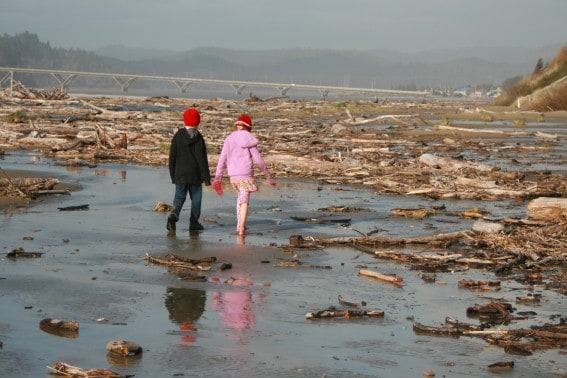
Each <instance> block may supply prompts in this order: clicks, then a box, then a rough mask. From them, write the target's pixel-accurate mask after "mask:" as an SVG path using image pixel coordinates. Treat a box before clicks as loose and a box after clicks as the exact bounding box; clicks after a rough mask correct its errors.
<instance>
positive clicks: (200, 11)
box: [0, 0, 567, 52]
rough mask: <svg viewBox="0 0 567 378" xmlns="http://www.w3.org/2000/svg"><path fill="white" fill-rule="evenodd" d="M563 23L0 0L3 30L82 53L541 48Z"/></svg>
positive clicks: (523, 2)
mask: <svg viewBox="0 0 567 378" xmlns="http://www.w3.org/2000/svg"><path fill="white" fill-rule="evenodd" d="M566 19H567V0H277V1H276V0H0V33H1V34H9V35H14V34H16V33H20V32H24V31H28V32H30V33H34V34H37V35H38V36H39V38H40V40H41V41H42V42H49V43H50V44H51V46H53V47H63V48H78V49H84V50H95V49H97V48H100V47H104V46H108V45H125V46H127V47H145V48H159V49H166V50H175V51H185V50H189V49H192V48H195V47H204V46H207V47H209V46H213V47H225V48H231V49H252V50H265V49H282V48H293V47H300V48H315V49H319V48H333V49H374V48H388V49H394V50H398V51H403V52H411V51H421V50H430V49H437V48H454V47H479V46H483V47H484V46H496V47H507V46H509V47H540V46H545V45H549V44H556V43H561V44H564V43H567V21H566Z"/></svg>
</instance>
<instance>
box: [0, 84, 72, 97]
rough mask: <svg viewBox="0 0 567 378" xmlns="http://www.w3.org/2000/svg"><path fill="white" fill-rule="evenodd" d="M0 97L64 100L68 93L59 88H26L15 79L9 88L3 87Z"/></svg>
mask: <svg viewBox="0 0 567 378" xmlns="http://www.w3.org/2000/svg"><path fill="white" fill-rule="evenodd" d="M0 97H11V98H17V99H26V100H38V99H39V100H65V99H67V98H69V95H68V94H67V91H65V90H64V89H61V88H52V89H34V88H27V87H26V86H24V85H23V84H22V83H20V82H19V81H15V82H13V83H12V85H11V86H10V88H8V89H4V91H3V92H2V94H1V95H0Z"/></svg>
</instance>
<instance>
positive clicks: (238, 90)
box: [230, 84, 246, 94]
mask: <svg viewBox="0 0 567 378" xmlns="http://www.w3.org/2000/svg"><path fill="white" fill-rule="evenodd" d="M230 86H231V87H232V88H233V89H234V90H235V92H236V94H242V91H243V90H244V88H246V85H244V84H240V85H237V84H230Z"/></svg>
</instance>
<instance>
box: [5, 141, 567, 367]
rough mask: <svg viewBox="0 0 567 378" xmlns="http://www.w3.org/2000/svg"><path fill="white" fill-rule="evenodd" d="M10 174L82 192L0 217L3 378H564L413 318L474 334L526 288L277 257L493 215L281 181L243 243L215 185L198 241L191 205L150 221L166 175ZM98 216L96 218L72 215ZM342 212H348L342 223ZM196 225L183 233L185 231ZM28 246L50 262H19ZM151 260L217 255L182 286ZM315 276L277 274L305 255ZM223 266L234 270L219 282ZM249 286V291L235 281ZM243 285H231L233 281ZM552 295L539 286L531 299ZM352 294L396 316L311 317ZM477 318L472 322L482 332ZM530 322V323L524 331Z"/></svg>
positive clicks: (558, 360) (481, 274)
mask: <svg viewBox="0 0 567 378" xmlns="http://www.w3.org/2000/svg"><path fill="white" fill-rule="evenodd" d="M1 163H2V167H3V168H4V169H7V170H16V171H17V170H26V171H34V172H37V171H39V172H43V173H47V174H49V175H53V176H54V177H58V178H59V179H60V181H61V182H62V183H65V184H66V185H71V186H74V187H75V186H79V187H80V188H81V189H80V190H74V191H72V193H71V195H69V196H54V197H49V198H44V199H42V201H40V202H36V203H34V204H33V205H24V206H7V207H4V208H3V210H4V211H3V216H2V218H1V220H0V230H1V231H0V232H1V234H2V237H1V240H2V243H1V248H2V251H1V253H2V255H0V289H1V293H2V294H1V295H0V309H1V313H2V316H1V318H0V342H2V349H1V350H0V366H1V367H2V369H0V376H6V377H16V376H17V377H26V376H29V377H37V376H46V375H47V373H48V370H47V368H46V366H48V365H49V366H51V365H53V364H55V363H56V362H58V361H61V362H66V363H69V364H72V365H75V366H80V367H84V368H109V369H112V370H114V371H116V372H119V373H121V374H125V375H131V374H135V376H136V377H171V376H186V377H193V376H226V375H231V376H250V377H265V376H274V377H321V376H324V375H326V376H328V377H343V376H349V377H376V376H384V377H419V376H422V374H423V372H424V371H427V370H431V371H433V372H435V374H436V376H447V377H449V376H467V377H485V376H493V374H492V373H490V372H488V371H487V370H486V366H487V365H489V364H491V363H494V362H497V361H509V360H514V362H515V367H514V369H513V370H512V371H511V372H508V373H506V376H507V377H531V376H535V375H539V376H553V374H555V375H559V376H564V375H566V374H567V362H566V359H565V356H564V355H562V354H560V353H559V351H558V350H553V349H552V350H549V351H541V352H538V353H535V354H534V355H532V356H511V355H508V354H506V353H505V352H504V350H503V349H502V348H496V347H491V346H489V345H487V344H486V343H485V341H484V340H481V339H475V338H463V337H462V338H460V339H451V338H436V337H431V336H419V335H416V334H414V332H413V331H412V323H413V321H419V322H421V323H424V324H438V323H439V321H440V320H441V319H444V318H445V317H446V316H451V317H453V318H456V319H459V320H461V321H464V322H467V321H471V320H470V319H467V317H466V314H465V309H466V308H467V307H468V306H472V305H474V304H475V303H478V302H480V301H484V300H485V299H483V298H486V297H494V298H506V299H509V300H513V299H514V298H515V297H516V296H518V295H523V294H526V287H525V286H524V285H521V284H519V283H517V282H515V281H513V280H510V281H503V283H502V288H501V290H500V291H497V292H496V291H495V292H476V291H472V290H463V289H458V288H457V282H458V281H459V280H461V279H464V278H466V279H485V280H490V279H493V278H494V276H493V274H491V273H489V272H485V271H482V270H473V269H471V270H468V271H451V272H447V273H438V279H437V281H436V282H435V283H432V284H426V283H424V282H423V280H422V279H421V278H420V276H421V273H420V272H418V271H411V270H408V269H407V268H406V267H404V266H403V265H400V264H395V263H392V262H388V261H382V260H376V259H375V258H373V257H372V256H370V255H367V254H363V253H360V252H358V251H356V250H354V249H350V248H325V249H320V250H309V251H305V252H297V251H296V252H295V253H296V254H297V256H292V255H289V254H286V253H284V252H283V249H282V248H280V247H281V246H283V245H287V244H288V243H289V237H290V236H292V235H298V234H300V235H303V236H306V235H326V236H356V235H359V233H360V232H363V233H365V232H369V231H370V230H376V229H379V230H381V231H380V233H379V235H382V236H397V237H401V236H408V237H409V236H415V235H424V234H431V233H439V232H451V231H458V230H463V229H469V228H470V226H471V224H472V222H473V221H472V220H466V219H460V220H459V221H458V222H455V221H454V220H452V219H447V218H445V217H435V216H434V217H431V218H429V219H427V221H418V220H411V219H400V218H394V217H391V210H392V209H393V208H399V207H407V208H416V207H419V206H425V207H430V206H436V205H441V204H443V205H445V206H447V208H448V210H449V211H462V210H464V209H467V208H471V207H483V206H487V205H488V204H487V203H486V202H476V201H444V202H443V203H440V202H438V201H433V200H428V199H423V198H417V197H415V198H399V197H391V196H385V195H377V194H376V193H375V192H373V191H372V190H369V189H367V188H366V189H365V188H360V187H336V186H333V185H323V186H321V185H318V184H317V183H316V182H313V181H309V180H301V181H297V180H291V179H289V180H286V179H282V180H279V181H278V186H277V187H275V188H271V187H267V186H262V187H261V190H260V192H259V193H256V194H254V195H253V197H252V202H251V211H250V217H249V227H250V235H248V236H247V237H246V238H245V240H244V241H242V240H239V239H238V238H237V236H236V234H235V232H234V231H235V230H234V228H235V220H234V206H235V196H234V194H233V193H231V192H230V190H226V194H225V195H224V196H222V197H218V196H217V195H216V194H215V193H214V192H213V190H212V189H211V188H207V189H206V190H205V193H204V201H203V218H202V220H203V224H204V225H205V231H203V232H197V233H190V232H189V231H187V229H186V228H187V226H188V215H187V214H188V208H187V207H186V208H185V209H184V211H183V212H182V214H181V220H180V222H179V230H178V232H177V235H176V236H168V235H167V232H166V230H165V221H166V214H164V213H157V212H154V211H152V209H153V207H154V205H155V204H156V203H157V202H158V201H163V202H166V203H170V202H171V198H172V196H173V185H171V183H170V181H169V176H168V173H167V170H166V168H164V167H160V168H148V167H138V166H121V165H108V166H99V167H97V168H86V167H80V168H73V169H71V168H66V167H60V166H55V165H53V164H52V162H51V161H49V160H46V159H43V158H41V157H40V156H38V155H37V154H34V153H32V152H11V153H10V154H7V156H5V157H4V158H3V160H2V161H1ZM82 204H88V205H89V210H86V211H60V210H59V209H58V208H59V207H64V206H76V205H82ZM340 205H343V206H345V205H346V206H352V207H360V208H362V209H365V210H366V211H361V212H357V213H349V214H348V217H349V218H351V221H350V222H348V223H347V222H344V223H324V224H314V223H305V222H298V221H296V220H293V219H292V218H291V217H292V216H300V217H301V216H306V217H308V216H313V215H320V213H317V211H316V210H317V209H319V208H323V207H328V206H340ZM525 206H526V204H524V203H518V202H515V201H510V202H507V201H500V202H498V203H497V204H496V206H494V207H493V208H492V210H493V216H494V217H503V216H518V217H521V216H523V215H524V214H525ZM342 216H343V215H341V217H342ZM184 226H185V229H184ZM15 248H24V249H25V250H26V251H34V252H41V253H43V255H42V257H41V258H35V259H16V260H12V259H9V258H7V257H6V256H5V253H7V252H10V251H11V250H13V249H15ZM147 252H150V253H151V254H152V255H156V256H158V255H160V256H163V255H165V254H167V253H172V254H176V255H178V256H182V257H186V258H192V259H198V258H203V257H210V256H215V257H216V258H217V264H215V265H214V266H213V269H212V271H210V272H204V273H199V272H196V274H202V275H204V276H205V281H202V282H193V281H186V280H181V279H180V278H179V275H178V274H176V273H175V272H172V271H168V269H167V268H165V267H163V266H158V265H152V264H147V263H146V262H145V260H144V256H145V254H146V253H147ZM294 257H295V258H301V260H302V261H303V262H304V263H306V264H308V265H312V266H316V267H312V268H307V267H304V268H282V267H276V266H275V265H276V264H277V263H278V262H280V261H283V260H284V259H285V260H289V259H292V258H294ZM221 263H231V264H232V269H228V270H220V264H221ZM360 266H366V267H368V268H369V269H373V270H376V271H380V272H383V273H395V274H397V275H399V276H401V277H403V279H404V281H403V285H402V287H397V286H393V285H389V284H384V283H381V282H378V281H376V280H371V279H365V278H362V277H359V276H358V275H357V271H358V269H359V267H360ZM231 278H233V279H236V281H234V280H232V279H231ZM233 281H234V282H233ZM532 289H533V290H534V293H542V290H541V288H538V287H534V288H532ZM338 295H342V296H343V297H344V298H345V299H346V300H348V301H351V302H361V301H364V302H366V308H367V309H381V310H383V311H385V316H384V317H383V318H361V319H326V320H325V319H321V320H307V319H306V318H305V315H306V313H308V312H311V311H316V310H318V309H323V308H327V307H329V306H338V301H337V297H338ZM543 298H544V300H543V301H542V303H541V304H540V305H538V306H537V307H535V306H530V305H516V307H517V308H518V310H519V311H526V310H535V311H536V312H537V314H538V315H537V322H538V323H540V324H543V323H544V322H548V321H550V318H551V317H552V316H554V315H558V314H562V312H563V311H564V309H565V308H566V302H565V298H564V297H563V296H560V295H559V294H557V293H555V292H553V291H549V290H548V291H545V292H543ZM44 318H57V319H65V320H76V321H78V322H79V323H80V330H79V334H78V336H77V337H74V338H68V337H61V336H56V335H53V334H49V333H46V332H44V331H42V330H41V329H40V328H39V322H40V320H41V319H44ZM471 322H472V321H471ZM529 324H533V320H530V321H529V322H526V321H518V322H517V326H518V327H522V326H527V325H529ZM122 339H124V340H131V341H134V342H137V343H139V344H141V345H142V347H143V353H142V355H141V356H138V357H133V358H116V357H114V356H112V355H110V354H108V353H107V351H106V349H105V346H106V344H107V343H108V342H109V341H112V340H122Z"/></svg>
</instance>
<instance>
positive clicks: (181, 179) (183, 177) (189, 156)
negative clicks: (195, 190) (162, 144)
mask: <svg viewBox="0 0 567 378" xmlns="http://www.w3.org/2000/svg"><path fill="white" fill-rule="evenodd" d="M169 175H170V176H171V182H172V183H173V184H181V185H185V184H192V185H199V184H202V183H205V185H211V172H210V170H209V160H208V157H207V148H206V147H205V139H204V138H203V136H202V135H201V133H199V131H197V129H194V128H186V127H183V128H182V129H179V130H177V132H176V133H175V135H174V136H173V139H172V140H171V147H170V149H169Z"/></svg>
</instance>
